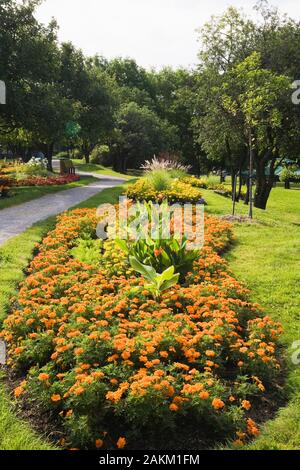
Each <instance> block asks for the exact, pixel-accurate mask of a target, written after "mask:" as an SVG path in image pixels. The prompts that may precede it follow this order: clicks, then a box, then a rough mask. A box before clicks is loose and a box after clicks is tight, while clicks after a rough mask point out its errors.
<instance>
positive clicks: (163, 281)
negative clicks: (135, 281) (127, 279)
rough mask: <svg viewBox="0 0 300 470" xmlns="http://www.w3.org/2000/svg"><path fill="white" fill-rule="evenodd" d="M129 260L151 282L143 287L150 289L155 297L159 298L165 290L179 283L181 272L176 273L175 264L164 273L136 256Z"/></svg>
mask: <svg viewBox="0 0 300 470" xmlns="http://www.w3.org/2000/svg"><path fill="white" fill-rule="evenodd" d="M129 260H130V264H131V267H132V268H133V269H134V270H135V271H136V272H138V273H139V274H141V275H142V276H143V277H144V278H145V279H146V280H147V281H148V282H149V284H145V286H144V287H143V288H144V289H146V290H149V291H150V292H151V293H152V294H153V296H154V297H155V298H159V297H160V295H161V294H162V293H163V292H164V291H165V290H168V289H171V288H172V287H173V286H175V285H176V284H178V281H179V274H175V268H174V266H170V267H169V268H167V269H166V270H165V271H163V272H162V273H157V272H156V271H155V269H154V268H153V267H152V266H147V265H145V264H142V263H141V262H140V261H139V260H138V259H137V258H135V257H134V256H130V257H129Z"/></svg>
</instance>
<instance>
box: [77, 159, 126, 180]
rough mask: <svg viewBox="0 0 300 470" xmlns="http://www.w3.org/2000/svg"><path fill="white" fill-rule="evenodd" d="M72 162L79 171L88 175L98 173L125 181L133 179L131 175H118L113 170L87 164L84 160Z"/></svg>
mask: <svg viewBox="0 0 300 470" xmlns="http://www.w3.org/2000/svg"><path fill="white" fill-rule="evenodd" d="M72 161H73V163H74V165H75V166H76V167H77V168H78V170H79V171H86V172H88V173H98V174H99V175H107V176H117V177H120V178H123V179H131V178H132V176H130V175H125V174H124V173H118V172H117V171H114V170H113V169H112V168H107V167H105V166H103V165H97V164H94V163H88V164H87V163H85V162H84V160H76V159H72Z"/></svg>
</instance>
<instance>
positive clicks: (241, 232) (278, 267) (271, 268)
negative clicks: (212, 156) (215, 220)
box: [205, 188, 300, 450]
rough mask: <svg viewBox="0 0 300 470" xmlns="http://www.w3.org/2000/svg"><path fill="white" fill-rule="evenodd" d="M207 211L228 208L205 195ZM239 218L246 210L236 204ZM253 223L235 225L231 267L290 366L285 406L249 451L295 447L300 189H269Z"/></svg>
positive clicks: (299, 424) (299, 443)
mask: <svg viewBox="0 0 300 470" xmlns="http://www.w3.org/2000/svg"><path fill="white" fill-rule="evenodd" d="M205 197H207V200H208V201H209V204H210V205H209V206H208V208H207V210H208V212H212V213H218V214H221V213H223V214H224V213H229V212H230V209H231V203H230V201H229V200H227V199H225V198H221V199H220V196H218V195H215V194H213V193H211V192H209V193H208V192H205ZM237 210H238V213H246V211H247V208H246V207H245V206H244V205H243V204H240V205H238V209H237ZM255 217H256V219H257V220H258V222H259V223H258V224H255V225H251V224H242V225H240V224H238V225H236V227H235V234H236V237H237V243H236V244H235V246H234V248H233V249H232V250H231V251H230V252H229V253H228V255H227V259H228V261H229V263H230V267H231V269H232V270H233V272H234V274H235V275H236V277H237V278H238V279H239V280H242V281H244V282H245V283H246V285H247V287H249V289H251V292H252V293H251V296H252V300H253V301H255V302H259V303H260V304H261V305H262V306H263V307H264V308H265V311H266V313H267V314H270V315H271V316H272V317H273V318H274V319H276V320H279V321H281V322H282V323H283V326H284V330H285V332H284V335H283V338H282V339H283V343H284V344H285V346H286V347H287V351H288V352H287V360H288V366H289V376H288V388H289V393H290V402H289V405H288V406H287V407H286V408H284V409H283V410H281V411H280V412H279V413H278V417H277V418H276V419H275V420H273V421H270V422H269V423H267V424H266V425H265V426H264V429H263V431H262V435H261V437H260V438H259V439H257V440H256V441H254V442H253V443H252V444H251V446H249V448H250V449H259V450H261V449H294V450H295V449H299V448H300V393H299V389H300V366H294V365H292V364H291V361H290V359H289V358H290V352H291V345H292V344H293V342H294V341H297V340H299V339H300V295H299V285H300V249H299V240H300V190H296V189H295V190H291V191H287V190H284V189H281V188H278V189H274V190H273V192H272V195H271V200H270V203H269V205H268V210H267V211H266V212H265V211H261V210H257V209H256V210H255Z"/></svg>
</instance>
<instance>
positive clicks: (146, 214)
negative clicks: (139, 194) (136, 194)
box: [116, 201, 199, 281]
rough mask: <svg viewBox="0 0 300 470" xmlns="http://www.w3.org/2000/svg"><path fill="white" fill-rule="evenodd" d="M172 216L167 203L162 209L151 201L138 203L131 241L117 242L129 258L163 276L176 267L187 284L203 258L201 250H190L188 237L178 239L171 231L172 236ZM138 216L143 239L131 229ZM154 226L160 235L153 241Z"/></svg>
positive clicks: (128, 235) (128, 236)
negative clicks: (150, 267)
mask: <svg viewBox="0 0 300 470" xmlns="http://www.w3.org/2000/svg"><path fill="white" fill-rule="evenodd" d="M172 215H173V213H172V209H171V208H170V207H169V205H168V204H167V203H166V202H164V203H163V204H161V205H160V206H154V204H153V203H152V202H151V201H150V202H144V203H142V204H141V203H138V204H137V213H136V214H135V216H133V217H132V218H131V219H129V224H128V227H129V228H128V229H127V240H121V239H117V240H116V243H117V245H118V246H119V247H120V248H121V249H122V250H123V252H124V253H125V254H126V255H128V257H130V256H132V257H135V258H136V259H138V260H139V261H140V262H141V263H143V264H146V265H150V266H152V267H153V268H154V269H155V270H156V271H157V272H159V273H162V272H163V271H164V270H165V269H167V268H169V267H171V266H174V268H175V271H176V273H179V275H180V280H181V281H183V280H184V278H185V276H186V275H187V274H188V273H189V272H191V271H192V269H193V264H194V262H195V261H196V260H197V259H199V251H198V250H188V249H187V244H188V239H187V238H186V237H185V236H182V237H181V238H179V236H174V233H172V231H171V229H170V231H169V233H166V232H165V228H166V227H165V226H164V225H165V223H166V222H165V220H168V222H169V223H171V220H172ZM166 216H167V217H166ZM136 217H138V218H139V219H140V221H141V224H140V227H139V238H138V239H133V238H132V233H131V231H130V226H131V222H132V221H133V220H135V219H136ZM154 219H155V220H154ZM153 223H155V232H156V233H155V237H154V236H153V238H152V236H150V232H151V229H153ZM152 235H153V234H152Z"/></svg>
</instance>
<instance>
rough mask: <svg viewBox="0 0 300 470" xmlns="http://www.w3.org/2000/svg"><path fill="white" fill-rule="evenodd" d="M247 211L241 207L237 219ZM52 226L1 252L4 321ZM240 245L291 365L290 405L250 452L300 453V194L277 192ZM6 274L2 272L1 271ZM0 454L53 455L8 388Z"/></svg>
mask: <svg viewBox="0 0 300 470" xmlns="http://www.w3.org/2000/svg"><path fill="white" fill-rule="evenodd" d="M124 186H126V185H123V186H119V187H116V188H113V189H107V190H105V191H103V192H101V193H99V194H98V195H96V196H94V197H92V198H91V199H89V200H88V201H85V202H83V203H81V204H80V205H79V206H77V207H97V206H99V205H100V204H102V203H107V202H110V203H115V202H117V199H118V196H119V195H121V193H122V192H123V190H124ZM203 195H204V197H205V198H206V199H207V201H208V204H209V205H208V206H207V208H206V212H207V213H210V214H217V215H227V214H230V213H231V201H230V200H229V199H226V198H223V197H221V196H219V195H217V194H214V193H213V192H211V191H203ZM247 211H248V208H247V207H246V206H245V205H244V204H243V203H240V204H238V205H237V212H238V213H239V214H244V215H245V214H246V213H247ZM53 224H54V219H50V220H48V221H46V222H43V223H40V224H37V225H35V226H34V227H33V228H32V229H30V230H28V231H27V232H26V233H24V234H23V235H21V236H19V237H17V238H15V239H12V240H10V242H9V243H7V244H6V245H5V246H4V247H3V248H0V256H1V257H2V258H1V257H0V260H1V259H2V261H0V263H2V264H1V270H0V317H2V319H3V318H4V317H5V316H6V315H7V313H8V311H9V302H10V298H11V297H12V296H13V295H15V293H16V290H17V285H18V283H19V282H20V281H21V280H22V278H23V277H24V272H23V270H24V269H25V268H26V266H27V265H28V262H29V260H30V259H31V257H32V253H33V249H34V245H35V242H36V241H38V240H40V239H41V238H42V236H43V235H44V234H45V233H46V232H47V231H48V229H49V228H50V227H51V226H52V225H53ZM234 231H235V234H236V242H235V244H234V246H233V247H232V249H231V250H230V251H229V252H228V253H227V255H226V257H227V260H228V262H229V264H230V267H231V269H232V271H233V272H234V274H235V276H236V277H237V279H239V280H241V281H244V282H245V284H246V285H247V287H249V289H250V290H251V298H252V300H253V301H254V302H259V303H260V304H261V305H262V306H263V307H264V308H265V312H266V314H268V315H270V316H272V317H273V318H274V319H276V320H279V321H281V322H282V323H283V325H284V328H285V332H284V335H283V337H282V342H283V344H284V345H285V347H286V349H285V350H286V358H287V362H288V368H289V371H288V378H287V390H288V393H289V403H288V405H287V406H286V407H285V408H283V409H282V410H280V411H279V412H278V415H277V417H276V418H275V419H274V420H272V421H269V422H268V423H266V424H265V425H264V426H263V429H262V434H261V437H259V438H258V439H256V440H254V441H253V442H252V443H251V445H249V446H248V447H247V448H249V449H260V450H262V449H268V450H272V449H274V450H275V449H281V450H283V449H293V450H296V449H299V448H300V366H298V367H297V366H294V365H293V364H292V363H291V361H290V360H289V358H290V355H291V346H292V344H293V342H294V341H297V340H300V292H299V285H300V283H299V281H300V269H299V268H300V250H299V240H300V191H299V190H298V189H293V190H290V191H288V190H284V189H282V188H277V189H274V190H273V192H272V195H271V199H270V202H269V205H268V209H267V211H261V210H257V209H255V221H254V223H253V224H251V223H242V224H235V227H234ZM3 268H4V269H3ZM0 448H1V449H44V448H47V449H51V446H50V445H48V444H47V443H46V439H43V438H42V437H39V436H37V435H36V434H35V433H33V431H31V429H30V426H29V425H27V424H26V423H24V422H20V420H19V418H17V417H16V416H15V414H14V410H13V407H12V402H11V401H10V399H9V398H8V393H7V390H6V389H5V387H4V385H2V387H0Z"/></svg>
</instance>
